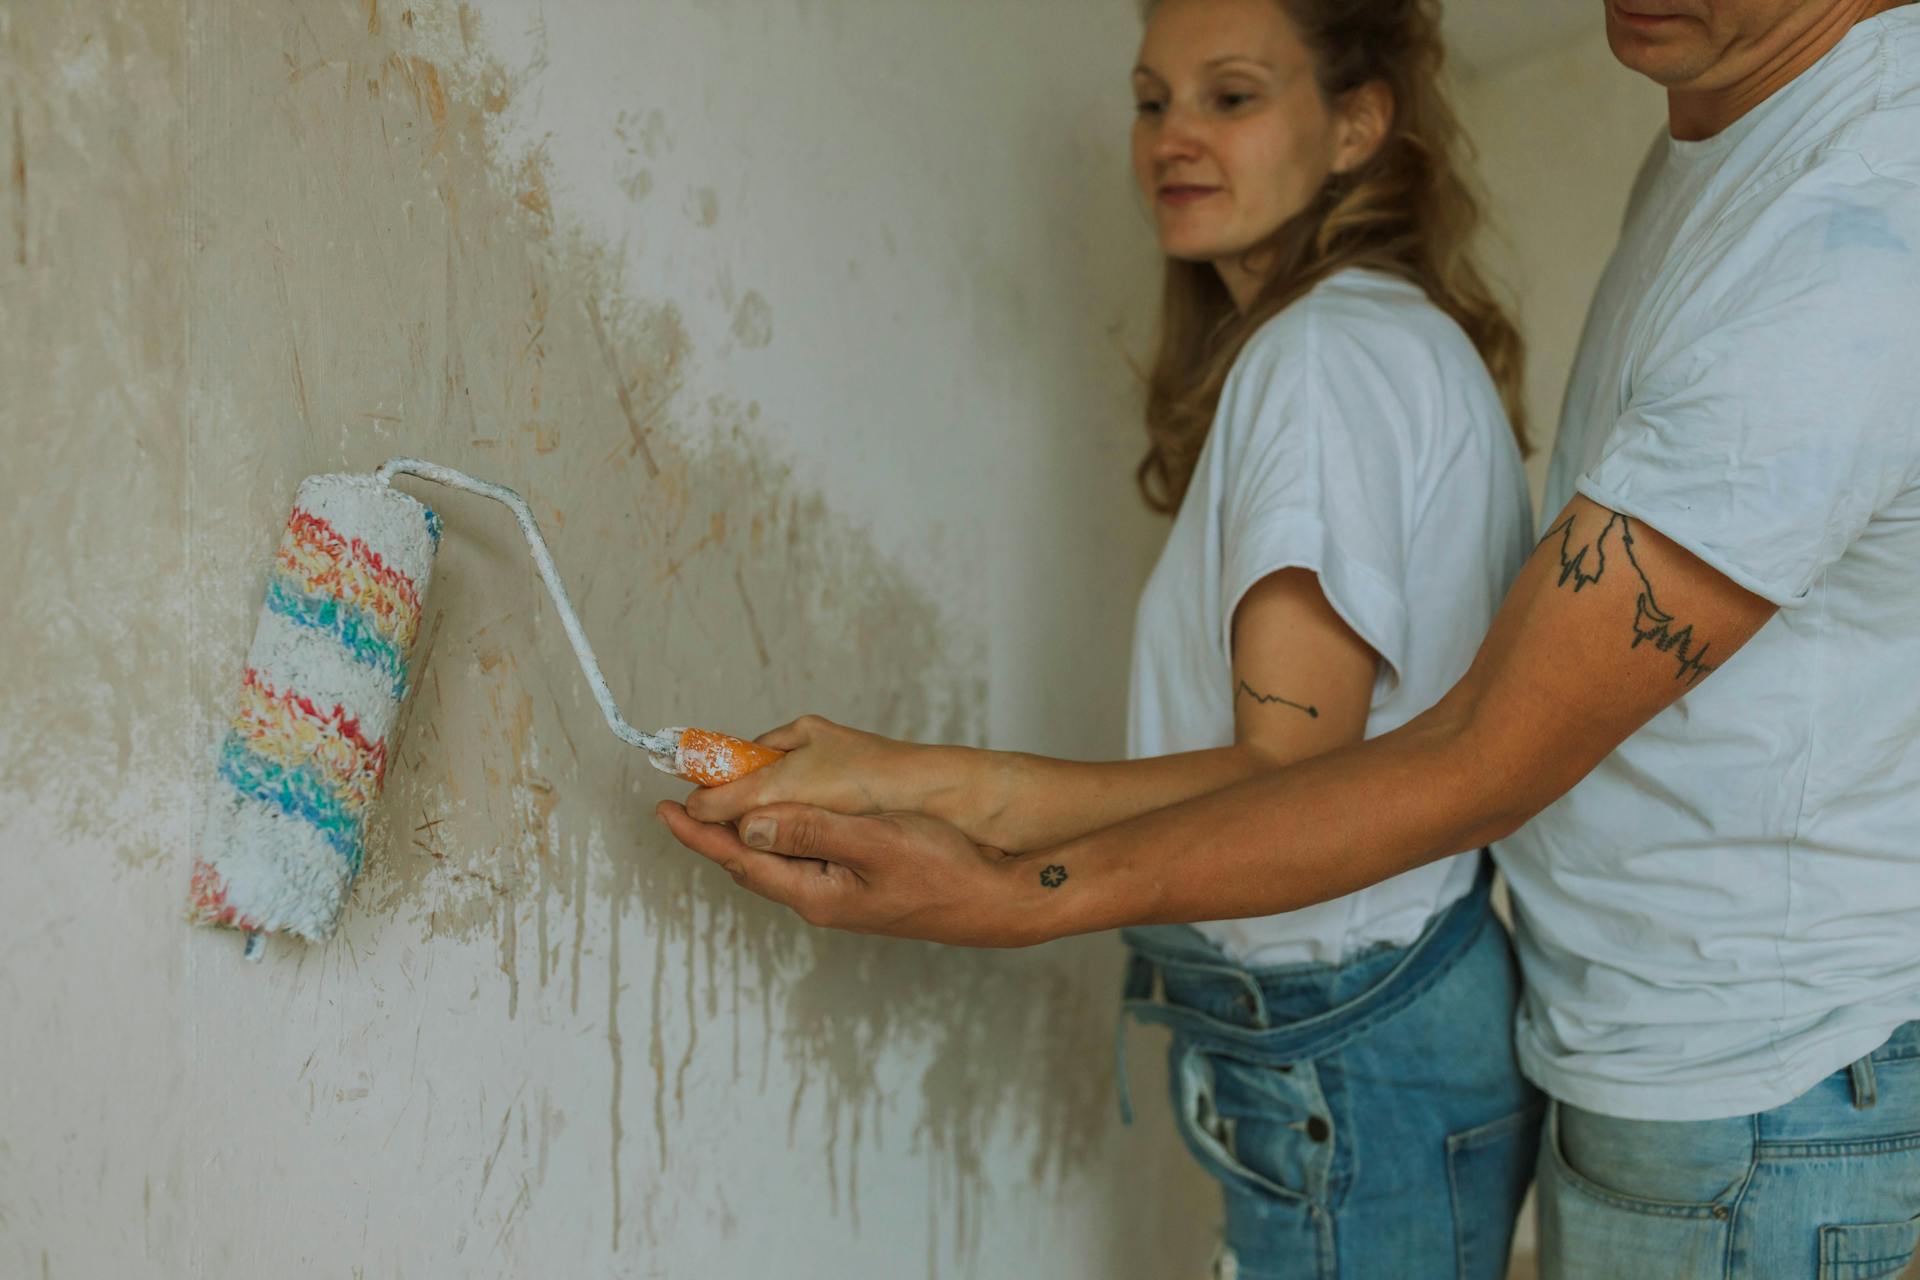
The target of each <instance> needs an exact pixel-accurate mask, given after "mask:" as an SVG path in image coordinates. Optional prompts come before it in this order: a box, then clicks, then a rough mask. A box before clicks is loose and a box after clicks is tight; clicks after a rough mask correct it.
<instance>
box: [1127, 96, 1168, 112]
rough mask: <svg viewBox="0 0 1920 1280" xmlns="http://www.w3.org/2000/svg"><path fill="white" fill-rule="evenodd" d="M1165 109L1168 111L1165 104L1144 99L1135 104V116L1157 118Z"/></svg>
mask: <svg viewBox="0 0 1920 1280" xmlns="http://www.w3.org/2000/svg"><path fill="white" fill-rule="evenodd" d="M1165 109H1166V104H1165V103H1163V102H1151V101H1147V100H1145V99H1142V100H1141V101H1139V102H1136V103H1134V104H1133V110H1134V114H1136V115H1142V116H1157V115H1159V114H1160V113H1161V112H1162V111H1164V110H1165Z"/></svg>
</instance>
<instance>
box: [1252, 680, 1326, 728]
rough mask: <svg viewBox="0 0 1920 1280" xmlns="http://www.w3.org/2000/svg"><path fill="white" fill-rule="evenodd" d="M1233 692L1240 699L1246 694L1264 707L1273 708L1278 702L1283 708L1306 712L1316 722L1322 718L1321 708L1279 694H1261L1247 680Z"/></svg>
mask: <svg viewBox="0 0 1920 1280" xmlns="http://www.w3.org/2000/svg"><path fill="white" fill-rule="evenodd" d="M1233 692H1234V696H1235V697H1238V696H1239V695H1241V694H1243V693H1244V694H1246V695H1247V696H1248V697H1249V698H1252V699H1253V700H1254V701H1255V702H1258V703H1260V704H1262V705H1264V706H1271V705H1273V704H1274V703H1276V702H1277V703H1279V704H1280V705H1281V706H1283V707H1292V708H1293V709H1294V710H1295V711H1304V712H1306V713H1307V715H1308V716H1310V717H1312V718H1313V719H1315V720H1318V719H1319V718H1320V708H1318V707H1310V706H1308V705H1307V704H1306V703H1304V702H1294V701H1292V700H1290V699H1288V698H1283V697H1281V696H1280V695H1279V694H1277V693H1261V692H1260V691H1259V690H1258V689H1256V688H1254V687H1253V686H1252V685H1250V684H1248V683H1247V682H1246V681H1245V680H1242V681H1241V682H1240V687H1239V688H1238V689H1235V690H1234V691H1233Z"/></svg>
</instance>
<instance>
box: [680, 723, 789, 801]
mask: <svg viewBox="0 0 1920 1280" xmlns="http://www.w3.org/2000/svg"><path fill="white" fill-rule="evenodd" d="M667 734H668V736H669V737H672V738H675V739H676V740H677V749H676V750H675V752H674V767H673V768H671V769H669V768H667V766H665V765H663V764H660V763H659V761H658V760H656V761H655V762H654V763H655V766H656V767H657V768H660V769H663V770H665V771H666V772H668V773H671V774H673V775H674V776H675V777H678V778H685V779H686V780H687V781H688V782H697V783H699V784H700V785H701V786H703V787H718V786H721V785H723V784H725V783H728V782H734V781H736V780H738V779H740V778H744V777H746V776H747V775H748V774H750V773H752V772H753V771H754V770H755V769H761V768H765V767H766V766H767V765H770V764H772V763H773V762H774V761H775V760H778V759H779V758H780V757H781V756H783V755H785V754H786V752H784V751H775V750H774V749H773V748H772V747H763V746H761V745H760V744H759V743H757V742H748V741H746V740H745V739H743V738H734V737H729V736H728V735H726V734H724V733H716V732H714V731H713V730H712V729H669V730H667Z"/></svg>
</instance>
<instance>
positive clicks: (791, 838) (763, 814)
mask: <svg viewBox="0 0 1920 1280" xmlns="http://www.w3.org/2000/svg"><path fill="white" fill-rule="evenodd" d="M734 785H736V786H737V785H739V784H737V783H736V784H734ZM654 814H655V816H656V817H658V818H659V819H660V820H661V821H662V822H664V823H666V824H667V829H668V830H670V831H671V832H673V835H674V838H675V839H677V840H679V841H680V843H681V844H684V845H686V846H687V848H689V849H691V850H693V851H694V852H695V853H697V854H699V855H700V856H702V857H704V858H706V859H708V860H709V861H712V862H716V863H718V864H719V865H720V866H722V867H724V868H725V869H726V870H727V872H728V874H730V875H731V876H732V877H733V878H734V880H735V881H737V882H738V883H739V884H740V886H741V887H742V888H744V889H747V890H750V891H751V892H753V893H757V894H759V895H760V896H761V897H763V898H767V899H770V900H771V901H774V902H778V903H781V904H782V905H784V906H787V907H791V908H792V909H793V910H794V911H795V912H796V913H798V914H799V916H800V918H801V919H803V920H805V921H806V922H807V923H808V924H812V925H818V926H821V927H823V928H828V929H843V930H846V931H848V932H850V933H874V934H884V935H888V936H891V937H903V938H924V939H926V940H927V941H929V942H944V943H948V944H951V945H955V946H967V947H1019V946H1028V945H1030V944H1032V943H1035V942H1042V941H1045V940H1046V939H1047V938H1048V937H1051V936H1052V934H1051V932H1050V931H1049V930H1048V929H1047V927H1046V925H1045V922H1044V918H1043V915H1044V912H1043V908H1044V907H1045V905H1046V903H1045V900H1044V899H1042V898H1041V897H1040V896H1039V894H1040V893H1044V892H1045V891H1046V890H1045V889H1044V888H1042V889H1039V890H1038V891H1037V892H1036V889H1035V886H1038V885H1041V884H1043V883H1044V882H1042V881H1039V880H1034V877H1035V876H1036V875H1038V874H1039V869H1038V868H1032V867H1028V866H1026V862H1027V860H1026V859H1022V858H1017V857H1009V856H1008V855H1007V854H1006V853H1004V852H1002V851H1001V850H998V849H988V848H982V847H981V846H979V845H976V844H974V843H973V841H971V840H969V839H968V838H967V837H966V835H965V833H963V832H962V831H960V830H959V829H958V828H956V827H953V826H950V825H948V824H947V823H944V822H941V821H939V820H938V819H935V818H929V817H926V816H924V815H922V814H917V813H885V814H880V815H878V816H873V817H849V816H846V815H843V814H838V813H831V812H828V811H827V810H824V809H816V808H811V807H809V806H806V805H798V804H780V805H774V806H773V807H771V808H768V809H763V810H759V811H756V812H754V813H752V814H751V815H750V816H749V817H748V819H747V821H746V823H745V824H744V830H743V832H742V833H741V834H736V833H735V831H734V829H733V828H732V827H731V826H728V825H726V824H724V823H719V824H709V823H702V822H698V821H696V820H694V819H693V818H691V817H689V816H688V814H687V811H686V810H685V809H683V808H681V807H680V806H679V805H677V804H672V803H663V804H661V805H660V806H659V807H658V808H657V809H655V810H654ZM742 835H744V837H745V839H744V840H743V839H742ZM1053 870H1054V873H1055V875H1058V870H1059V869H1058V868H1054V869H1053ZM1049 878H1050V879H1051V878H1052V877H1049ZM1029 880H1034V883H1033V884H1032V885H1029V884H1028V881H1029Z"/></svg>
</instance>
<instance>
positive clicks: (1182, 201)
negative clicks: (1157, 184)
mask: <svg viewBox="0 0 1920 1280" xmlns="http://www.w3.org/2000/svg"><path fill="white" fill-rule="evenodd" d="M1219 191H1220V188H1218V187H1196V186H1186V185H1182V186H1167V187H1162V188H1160V203H1162V204H1171V205H1189V204H1193V203H1195V202H1197V201H1200V200H1205V199H1206V198H1207V197H1208V196H1211V195H1216V194H1218V193H1219Z"/></svg>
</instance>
